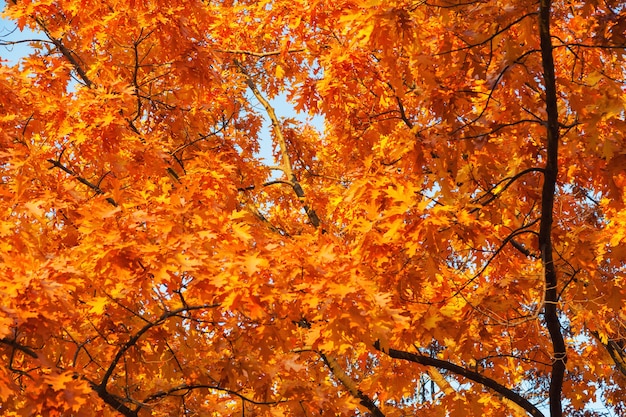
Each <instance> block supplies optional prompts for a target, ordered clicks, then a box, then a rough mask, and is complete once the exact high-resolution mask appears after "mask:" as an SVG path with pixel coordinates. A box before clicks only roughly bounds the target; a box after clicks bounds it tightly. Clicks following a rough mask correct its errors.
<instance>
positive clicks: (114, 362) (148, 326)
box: [98, 304, 219, 392]
mask: <svg viewBox="0 0 626 417" xmlns="http://www.w3.org/2000/svg"><path fill="white" fill-rule="evenodd" d="M215 307H219V304H205V305H200V306H187V307H181V308H177V309H175V310H171V311H167V312H165V313H163V314H162V315H161V316H160V317H159V318H158V319H157V320H156V321H153V322H149V323H147V324H146V325H145V326H143V327H142V328H141V329H139V331H138V332H137V333H135V334H134V335H133V336H132V337H131V338H130V339H129V340H128V341H127V342H126V343H124V345H122V347H121V348H120V349H119V350H118V351H117V353H116V354H115V357H114V358H113V360H112V361H111V364H110V365H109V368H108V369H107V370H106V372H105V374H104V376H103V377H102V381H101V382H100V385H98V388H99V389H102V390H103V391H104V392H106V386H107V384H108V382H109V379H110V378H111V376H112V375H113V372H114V371H115V368H116V367H117V364H118V363H119V361H120V360H121V359H122V356H124V354H125V353H126V352H127V351H128V350H129V349H130V348H132V347H133V346H135V345H136V344H137V342H138V341H139V339H140V338H141V336H143V335H144V334H145V333H146V332H147V331H148V330H150V329H152V328H153V327H156V326H159V325H161V324H163V322H165V321H166V320H168V319H169V318H171V317H175V316H178V315H179V314H181V313H185V312H189V311H193V310H204V309H208V308H215Z"/></svg>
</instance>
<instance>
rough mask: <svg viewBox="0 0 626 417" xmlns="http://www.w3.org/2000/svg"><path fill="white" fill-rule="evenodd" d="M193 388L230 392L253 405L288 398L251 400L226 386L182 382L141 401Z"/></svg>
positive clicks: (273, 402) (156, 398) (267, 403)
mask: <svg viewBox="0 0 626 417" xmlns="http://www.w3.org/2000/svg"><path fill="white" fill-rule="evenodd" d="M195 389H208V390H215V391H220V392H224V393H226V394H230V395H234V396H236V397H239V398H240V399H242V400H243V401H245V402H249V403H250V404H254V405H274V404H280V403H284V402H287V401H289V400H277V401H256V400H253V399H251V398H248V397H246V396H245V395H243V394H240V393H238V392H237V391H233V390H231V389H228V388H222V387H220V386H217V385H207V384H182V385H178V386H176V387H172V388H170V389H168V390H165V391H159V392H155V393H154V394H151V395H149V396H147V397H146V398H145V399H144V400H143V403H144V404H147V403H149V402H152V401H156V400H158V399H159V398H163V397H166V396H168V395H172V394H174V393H175V392H177V391H192V390H195ZM183 395H184V394H183Z"/></svg>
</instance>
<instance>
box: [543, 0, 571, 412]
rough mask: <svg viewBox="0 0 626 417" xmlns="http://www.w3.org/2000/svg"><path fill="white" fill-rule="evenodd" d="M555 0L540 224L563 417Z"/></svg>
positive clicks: (555, 387) (546, 59)
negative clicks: (556, 239)
mask: <svg viewBox="0 0 626 417" xmlns="http://www.w3.org/2000/svg"><path fill="white" fill-rule="evenodd" d="M551 6H552V4H551V0H540V3H539V36H540V40H541V61H542V65H543V79H544V84H545V97H546V113H547V117H548V120H547V139H546V141H547V144H546V166H545V170H544V173H543V176H544V182H543V189H542V192H541V223H540V225H539V250H540V251H541V256H542V260H543V265H544V275H545V282H546V295H545V308H544V312H545V320H546V326H547V328H548V331H549V333H550V339H551V341H552V349H553V358H552V361H553V362H552V375H551V377H550V415H551V417H561V416H562V415H563V406H562V403H561V394H562V390H563V379H564V377H565V364H566V363H567V352H566V350H565V341H564V340H563V334H562V333H561V324H560V322H559V315H558V306H557V303H558V280H557V273H556V267H555V265H554V254H553V252H554V250H553V247H552V223H553V211H554V196H555V192H556V181H557V176H558V149H559V133H560V132H559V114H558V108H557V93H556V76H555V73H554V58H553V56H552V48H553V47H552V38H551V35H550V17H551V16H550V14H551V10H550V9H551Z"/></svg>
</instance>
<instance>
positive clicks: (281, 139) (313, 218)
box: [235, 60, 321, 228]
mask: <svg viewBox="0 0 626 417" xmlns="http://www.w3.org/2000/svg"><path fill="white" fill-rule="evenodd" d="M235 65H237V67H238V68H239V70H240V71H241V73H242V74H243V75H244V76H245V79H246V85H247V86H248V88H250V90H251V91H252V94H254V96H255V97H256V99H257V100H259V102H260V103H261V105H262V106H263V108H264V109H265V112H266V113H267V115H268V117H269V118H270V121H271V122H272V129H273V130H274V135H275V136H276V140H277V141H278V146H279V148H280V154H281V157H282V164H281V165H282V171H283V172H284V173H285V176H286V177H287V179H288V181H289V182H290V184H291V187H292V188H293V191H294V192H295V193H296V196H297V197H298V199H299V200H300V201H301V202H302V206H303V207H304V211H305V212H306V214H307V216H308V217H309V220H310V222H311V224H312V225H313V226H314V227H315V228H318V227H319V226H320V223H321V222H320V218H319V217H318V216H317V213H316V212H315V210H313V208H311V207H310V206H309V205H308V204H307V203H306V199H305V195H304V190H303V189H302V186H301V185H300V183H299V182H298V179H297V177H296V174H295V172H294V171H293V165H292V164H291V158H290V157H289V152H288V150H287V140H286V139H285V136H284V135H283V132H282V130H281V129H280V123H279V121H278V117H277V116H276V112H275V111H274V108H273V107H272V105H271V104H270V103H269V101H267V99H266V98H265V97H264V96H263V94H261V92H260V91H259V89H258V87H257V86H256V84H255V83H254V81H253V80H252V77H250V75H248V73H247V72H246V70H245V68H244V67H243V66H242V65H241V64H240V63H239V62H238V61H237V60H235Z"/></svg>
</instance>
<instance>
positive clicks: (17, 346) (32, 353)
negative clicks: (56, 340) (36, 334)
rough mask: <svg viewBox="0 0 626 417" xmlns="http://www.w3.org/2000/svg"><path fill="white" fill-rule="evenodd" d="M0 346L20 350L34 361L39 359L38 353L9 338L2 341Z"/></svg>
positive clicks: (0, 340)
mask: <svg viewBox="0 0 626 417" xmlns="http://www.w3.org/2000/svg"><path fill="white" fill-rule="evenodd" d="M0 344H3V345H7V346H11V347H12V348H13V349H16V350H19V351H20V352H22V353H24V354H26V355H28V356H30V357H31V358H33V359H37V358H38V356H37V353H35V351H34V350H32V349H31V348H29V347H28V346H24V345H21V344H19V343H17V341H16V340H15V339H9V338H8V337H3V338H2V339H0Z"/></svg>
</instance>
